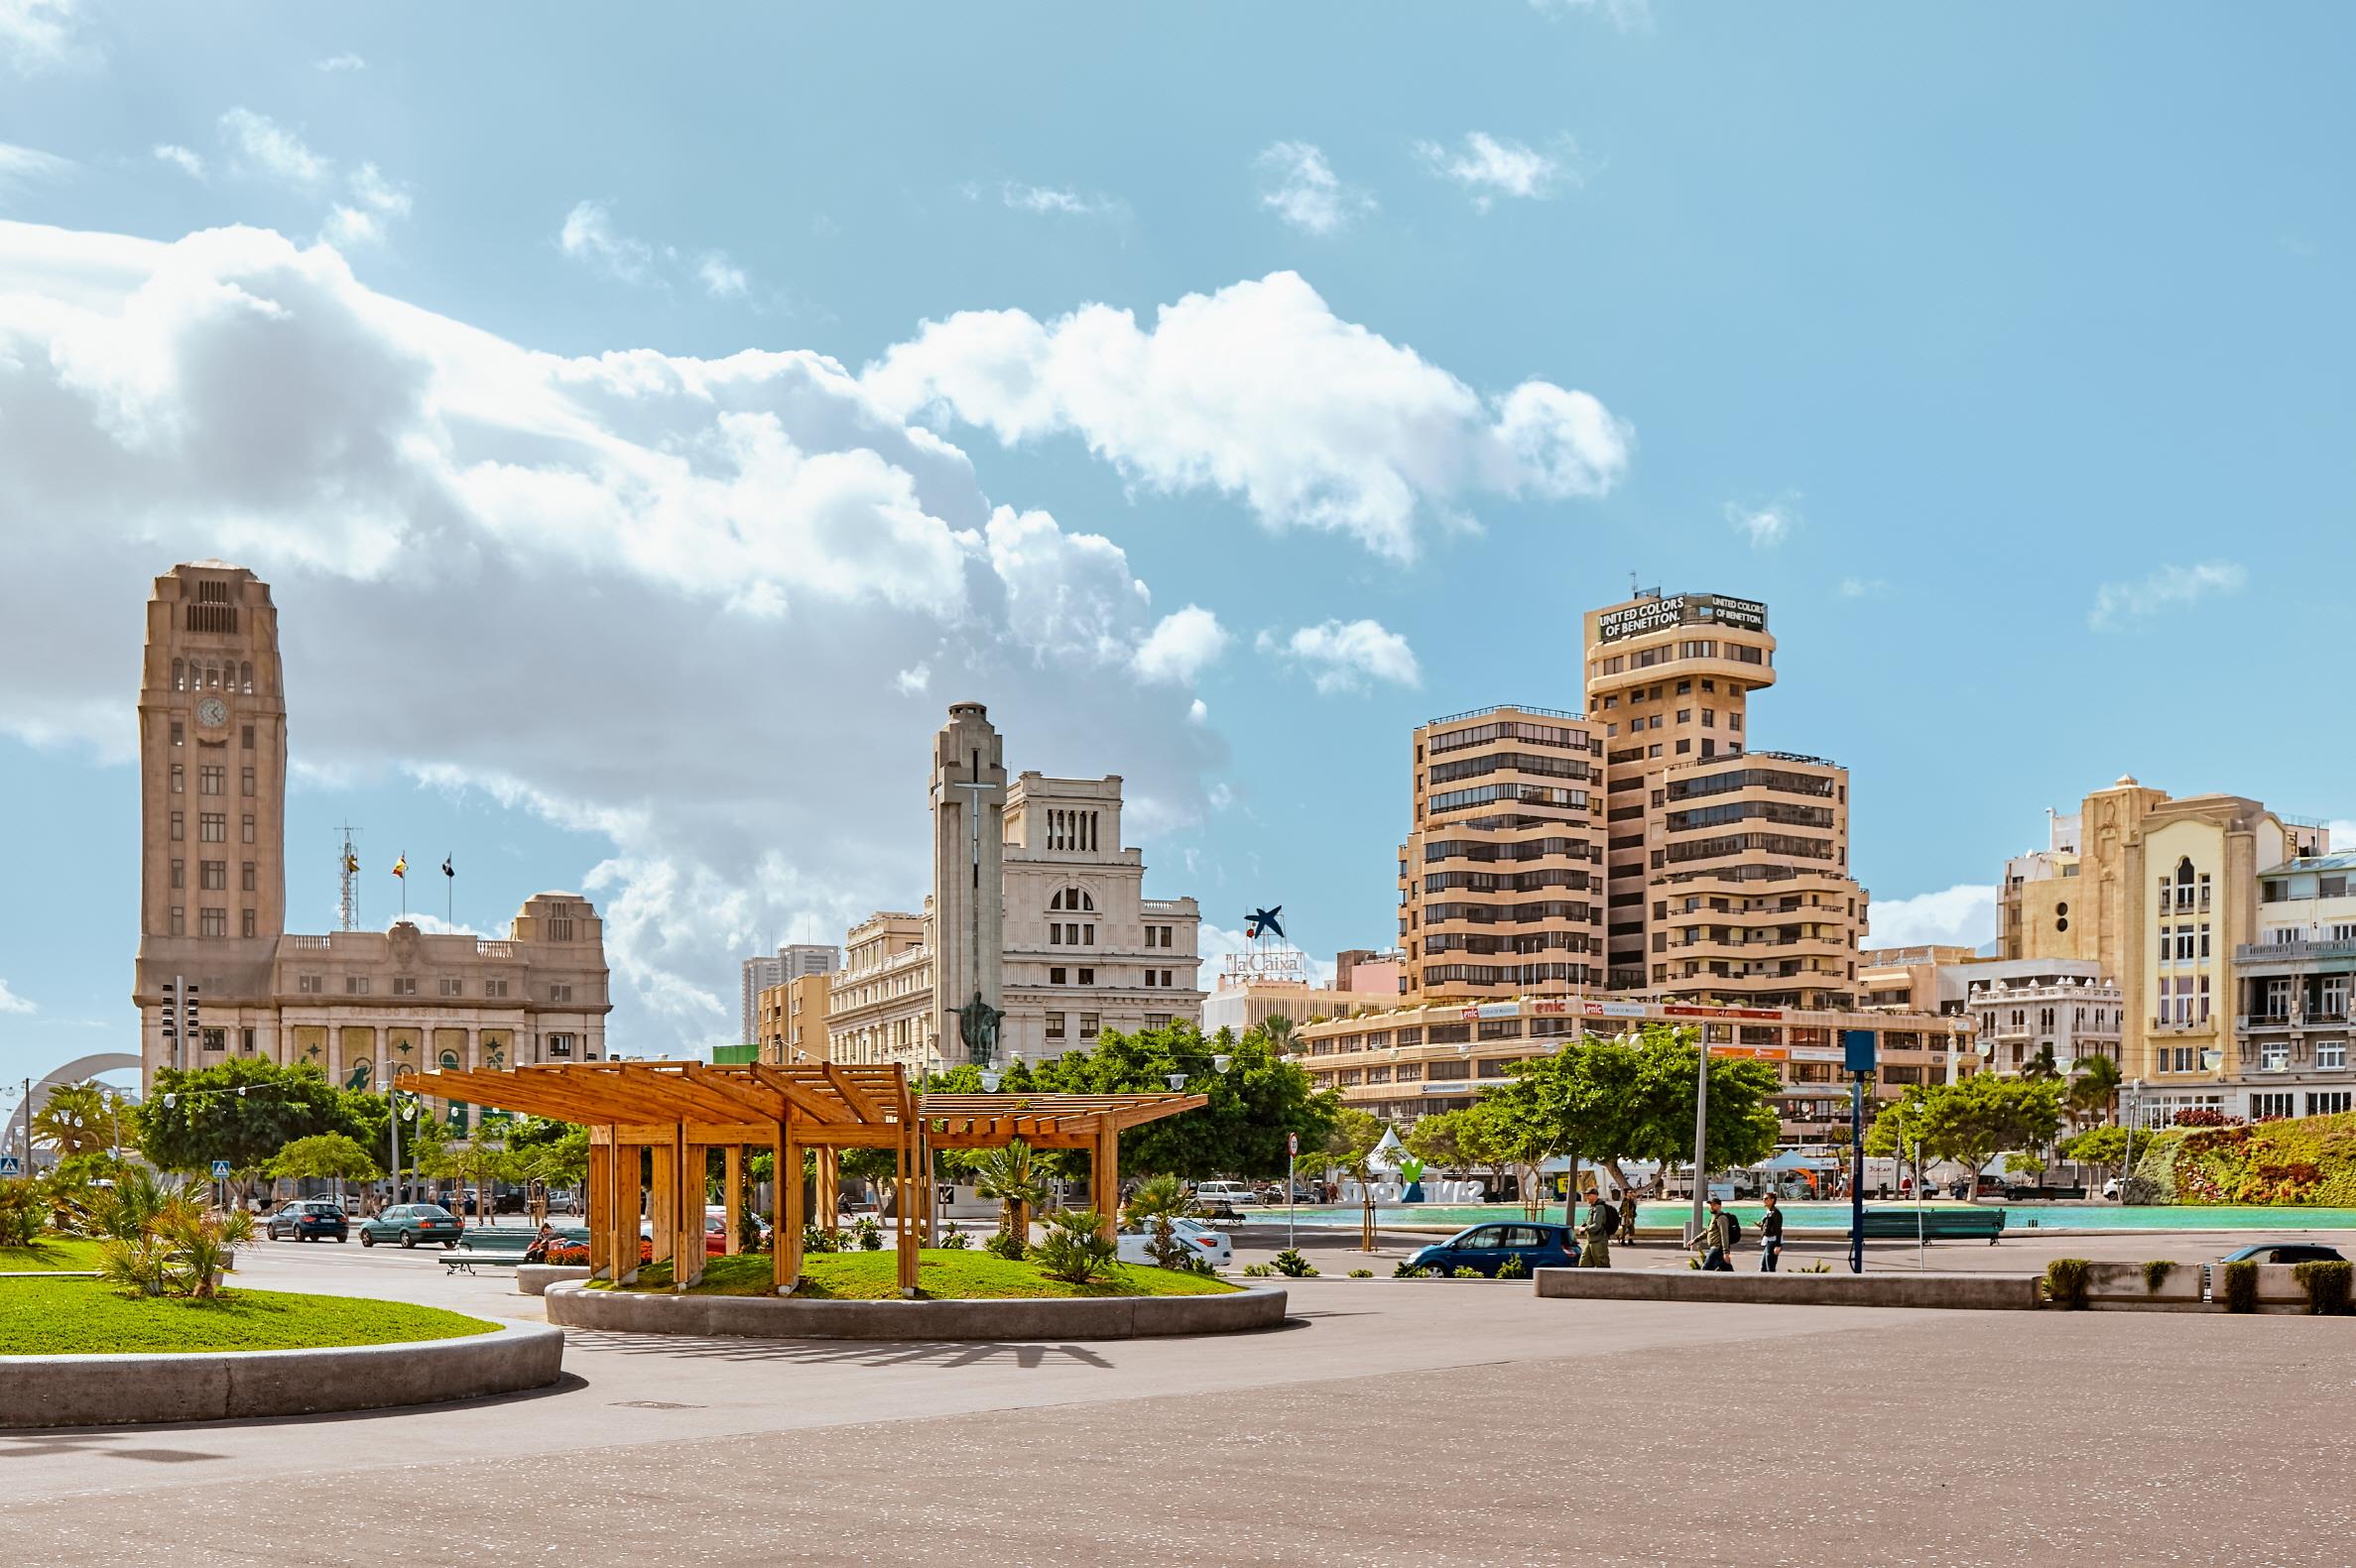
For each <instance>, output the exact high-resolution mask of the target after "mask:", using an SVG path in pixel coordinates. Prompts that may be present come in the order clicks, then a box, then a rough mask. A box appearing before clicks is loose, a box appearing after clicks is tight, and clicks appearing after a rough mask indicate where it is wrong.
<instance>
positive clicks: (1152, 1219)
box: [1128, 1175, 1194, 1268]
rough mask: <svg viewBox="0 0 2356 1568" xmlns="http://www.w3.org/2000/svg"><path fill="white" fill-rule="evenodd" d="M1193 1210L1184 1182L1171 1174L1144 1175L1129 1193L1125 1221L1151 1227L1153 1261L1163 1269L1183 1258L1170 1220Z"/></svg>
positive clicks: (1192, 1202) (1170, 1266)
mask: <svg viewBox="0 0 2356 1568" xmlns="http://www.w3.org/2000/svg"><path fill="white" fill-rule="evenodd" d="M1193 1212H1194V1200H1193V1199H1192V1198H1190V1197H1188V1196H1187V1195H1186V1184H1185V1183H1184V1182H1182V1181H1180V1180H1178V1177H1176V1176H1173V1175H1160V1176H1148V1177H1147V1178H1146V1179H1145V1180H1144V1181H1141V1182H1139V1183H1138V1186H1137V1190H1136V1191H1135V1192H1133V1193H1131V1194H1130V1195H1129V1209H1128V1218H1129V1223H1130V1224H1132V1225H1142V1226H1148V1227H1150V1228H1151V1229H1152V1230H1153V1233H1154V1240H1153V1243H1152V1246H1151V1248H1150V1250H1151V1251H1152V1253H1153V1255H1154V1262H1156V1263H1157V1264H1160V1265H1161V1266H1163V1267H1165V1268H1175V1267H1177V1266H1178V1264H1179V1263H1180V1262H1181V1261H1183V1259H1184V1257H1185V1248H1184V1246H1183V1245H1182V1244H1181V1243H1179V1241H1178V1231H1177V1227H1175V1226H1173V1225H1172V1224H1171V1223H1170V1222H1171V1221H1173V1220H1177V1219H1183V1218H1184V1217H1185V1216H1186V1215H1189V1214H1191V1213H1193Z"/></svg>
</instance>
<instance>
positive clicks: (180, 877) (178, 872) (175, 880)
mask: <svg viewBox="0 0 2356 1568" xmlns="http://www.w3.org/2000/svg"><path fill="white" fill-rule="evenodd" d="M172 885H173V886H174V887H175V888H185V887H186V886H187V885H188V863H187V862H186V861H185V860H176V861H174V862H173V863H172ZM1696 1070H1698V1069H1696Z"/></svg>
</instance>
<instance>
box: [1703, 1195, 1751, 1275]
mask: <svg viewBox="0 0 2356 1568" xmlns="http://www.w3.org/2000/svg"><path fill="white" fill-rule="evenodd" d="M1741 1238H1742V1224H1741V1222H1740V1221H1738V1220H1736V1219H1735V1217H1734V1216H1733V1215H1731V1214H1729V1213H1727V1212H1726V1205H1725V1204H1724V1203H1723V1202H1721V1201H1719V1200H1718V1199H1716V1198H1712V1199H1710V1217H1709V1222H1708V1223H1707V1224H1706V1225H1704V1226H1703V1227H1702V1231H1701V1234H1700V1235H1699V1236H1696V1237H1695V1238H1694V1239H1693V1244H1694V1245H1695V1246H1696V1247H1699V1248H1700V1249H1701V1266H1702V1267H1703V1268H1704V1269H1706V1270H1708V1271H1710V1272H1712V1273H1727V1274H1730V1273H1732V1272H1734V1265H1733V1264H1732V1263H1730V1262H1728V1261H1727V1260H1728V1256H1729V1255H1730V1254H1731V1253H1733V1251H1734V1244H1735V1243H1736V1242H1737V1241H1739V1240H1741Z"/></svg>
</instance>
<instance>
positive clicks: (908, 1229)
mask: <svg viewBox="0 0 2356 1568" xmlns="http://www.w3.org/2000/svg"><path fill="white" fill-rule="evenodd" d="M917 1125H918V1124H916V1123H914V1122H896V1123H894V1124H893V1128H894V1131H895V1132H896V1133H897V1134H898V1135H899V1136H898V1139H897V1141H896V1143H895V1149H896V1151H897V1153H898V1155H899V1162H898V1164H897V1166H896V1167H895V1168H896V1169H897V1170H898V1172H899V1179H898V1180H897V1181H895V1182H894V1183H893V1189H892V1198H893V1203H892V1220H893V1224H894V1227H895V1229H894V1231H893V1253H894V1255H895V1256H894V1258H893V1265H894V1267H895V1268H896V1269H897V1270H898V1273H899V1278H900V1292H901V1294H903V1295H915V1294H916V1292H917V1287H918V1282H919V1280H920V1278H921V1277H922V1276H921V1275H920V1274H919V1272H918V1270H919V1269H920V1268H921V1267H922V1266H923V1263H924V1260H923V1259H922V1258H920V1257H918V1255H917V1227H916V1210H917V1199H918V1193H917V1190H916V1189H917V1188H918V1187H919V1186H920V1185H922V1186H928V1187H929V1186H930V1185H931V1177H930V1175H929V1174H928V1175H927V1176H926V1177H925V1179H924V1180H923V1181H922V1182H919V1181H918V1180H917V1179H916V1177H917Z"/></svg>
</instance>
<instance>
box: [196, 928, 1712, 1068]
mask: <svg viewBox="0 0 2356 1568" xmlns="http://www.w3.org/2000/svg"><path fill="white" fill-rule="evenodd" d="M196 934H197V935H198V936H226V935H228V934H229V911H228V910H227V909H198V910H197V911H196ZM1698 1070H1699V1069H1696V1071H1698Z"/></svg>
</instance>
